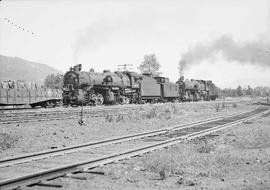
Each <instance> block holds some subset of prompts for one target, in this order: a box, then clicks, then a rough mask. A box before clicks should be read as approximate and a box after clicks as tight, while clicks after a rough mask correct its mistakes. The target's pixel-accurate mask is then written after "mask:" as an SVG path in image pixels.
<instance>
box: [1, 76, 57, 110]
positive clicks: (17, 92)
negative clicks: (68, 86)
mask: <svg viewBox="0 0 270 190" xmlns="http://www.w3.org/2000/svg"><path fill="white" fill-rule="evenodd" d="M61 99H62V97H61V90H60V89H48V88H42V87H40V86H39V85H37V84H36V83H33V82H22V81H11V80H9V81H3V82H1V84H0V106H21V105H30V106H31V107H36V106H41V107H47V106H55V105H58V104H59V103H60V102H61Z"/></svg>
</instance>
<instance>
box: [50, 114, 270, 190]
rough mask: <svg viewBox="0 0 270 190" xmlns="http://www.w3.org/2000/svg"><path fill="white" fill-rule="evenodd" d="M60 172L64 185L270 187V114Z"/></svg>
mask: <svg viewBox="0 0 270 190" xmlns="http://www.w3.org/2000/svg"><path fill="white" fill-rule="evenodd" d="M95 170H96V171H99V172H104V175H97V174H79V175H81V176H83V177H86V178H87V180H76V179H66V178H59V179H57V180H54V183H56V184H62V185H64V189H82V190H84V189H202V190H203V189H213V190H216V189H228V190H232V189H235V190H239V189H243V190H251V189H252V190H253V189H254V190H259V189H260V190H265V189H270V116H269V115H268V116H267V117H261V118H258V119H256V120H253V121H252V123H249V124H240V125H237V126H234V127H233V128H231V129H226V130H224V131H219V132H217V133H215V134H213V135H211V136H208V137H206V138H200V139H195V140H192V141H190V142H185V143H181V144H178V145H175V146H172V147H169V148H167V149H163V150H159V151H155V152H152V153H148V154H145V155H143V156H140V157H134V158H132V159H130V160H124V161H121V162H119V163H114V164H109V165H106V166H103V167H100V168H96V169H95Z"/></svg>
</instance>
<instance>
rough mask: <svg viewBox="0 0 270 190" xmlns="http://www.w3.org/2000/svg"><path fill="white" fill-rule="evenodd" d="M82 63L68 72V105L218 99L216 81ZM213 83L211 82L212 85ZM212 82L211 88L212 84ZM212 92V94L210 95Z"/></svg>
mask: <svg viewBox="0 0 270 190" xmlns="http://www.w3.org/2000/svg"><path fill="white" fill-rule="evenodd" d="M81 69H82V66H81V65H76V66H74V67H72V68H70V71H68V72H67V73H66V74H65V75H64V81H63V84H64V86H63V103H64V104H65V105H87V104H90V105H101V104H103V103H105V104H114V103H144V102H167V101H171V102H175V101H187V100H188V101H198V100H209V99H215V98H214V97H215V95H214V93H210V90H209V89H211V90H212V88H214V85H213V83H212V82H211V83H210V81H203V80H191V81H187V80H186V81H184V80H183V78H181V79H180V80H179V81H178V82H177V83H171V82H170V81H169V79H168V78H166V77H157V76H153V75H151V74H142V75H141V74H137V73H135V72H129V71H124V72H110V71H108V70H105V71H104V72H103V73H97V72H94V71H93V70H91V71H89V72H85V71H81ZM210 84H211V85H212V86H211V85H210ZM210 86H211V88H210ZM210 94H211V95H210Z"/></svg>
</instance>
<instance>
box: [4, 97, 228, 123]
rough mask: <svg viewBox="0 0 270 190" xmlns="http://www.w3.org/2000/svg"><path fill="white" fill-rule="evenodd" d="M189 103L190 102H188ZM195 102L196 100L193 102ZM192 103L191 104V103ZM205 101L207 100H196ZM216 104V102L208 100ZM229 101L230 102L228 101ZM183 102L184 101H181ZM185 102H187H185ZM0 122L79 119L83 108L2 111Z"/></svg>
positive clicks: (95, 110) (116, 111)
mask: <svg viewBox="0 0 270 190" xmlns="http://www.w3.org/2000/svg"><path fill="white" fill-rule="evenodd" d="M188 103H189V102H188ZM191 103H194V102H191ZM191 103H190V104H191ZM195 103H197V104H198V103H205V102H195ZM207 103H212V104H214V103H215V102H207ZM227 103H229V102H227ZM181 104H182V103H181ZM184 104H185V103H184ZM144 106H145V105H123V106H119V105H115V106H110V107H104V106H98V107H86V108H84V109H83V117H84V118H91V117H104V116H106V115H126V114H127V111H134V110H139V109H140V108H142V107H144ZM159 106H161V107H162V106H164V104H155V107H159ZM0 113H1V117H0V124H12V123H26V122H37V121H50V120H63V119H78V118H80V117H81V116H80V114H81V109H80V107H76V108H67V109H66V110H55V109H45V110H44V109H43V110H42V109H36V110H30V111H26V110H21V111H1V112H0Z"/></svg>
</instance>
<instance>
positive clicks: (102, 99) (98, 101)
mask: <svg viewBox="0 0 270 190" xmlns="http://www.w3.org/2000/svg"><path fill="white" fill-rule="evenodd" d="M103 102H104V98H103V95H102V94H97V105H102V104H103Z"/></svg>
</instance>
